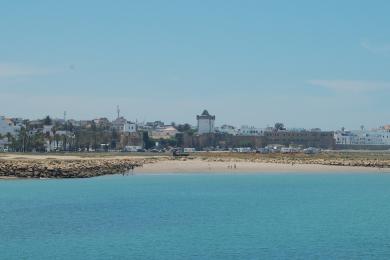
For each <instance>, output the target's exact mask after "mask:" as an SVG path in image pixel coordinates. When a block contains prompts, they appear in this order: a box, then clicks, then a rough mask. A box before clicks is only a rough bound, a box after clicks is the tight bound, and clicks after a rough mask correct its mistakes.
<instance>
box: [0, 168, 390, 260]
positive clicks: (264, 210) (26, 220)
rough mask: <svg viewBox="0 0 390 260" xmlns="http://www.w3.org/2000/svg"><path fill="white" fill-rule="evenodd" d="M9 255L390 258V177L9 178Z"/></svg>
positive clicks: (0, 185)
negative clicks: (10, 179)
mask: <svg viewBox="0 0 390 260" xmlns="http://www.w3.org/2000/svg"><path fill="white" fill-rule="evenodd" d="M0 258H1V259H267V258H273V259H390V175H386V174H375V173H371V174H274V173H273V174H240V175H232V174H230V175H229V174H214V175H212V174H209V175H207V174H185V175H184V174H183V175H135V176H124V177H123V176H105V177H99V178H92V179H74V180H12V181H0Z"/></svg>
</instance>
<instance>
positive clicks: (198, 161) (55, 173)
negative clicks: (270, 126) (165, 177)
mask: <svg viewBox="0 0 390 260" xmlns="http://www.w3.org/2000/svg"><path fill="white" fill-rule="evenodd" d="M130 171H132V172H134V173H136V174H164V173H165V174H178V173H182V174H186V173H227V174H230V173H232V174H240V173H259V174H261V173H307V174H315V173H390V159H389V158H388V157H383V158H378V157H377V156H373V155H370V154H365V155H364V156H363V157H362V156H360V157H351V156H350V155H348V156H347V157H344V158H343V157H342V156H332V157H330V156H329V155H327V154H323V155H319V156H316V157H315V156H304V155H300V156H297V155H271V156H262V155H256V154H202V155H200V154H194V155H191V156H189V157H172V156H168V155H156V156H152V155H149V156H148V155H143V156H140V155H136V156H134V155H131V154H123V155H120V156H118V155H117V154H113V155H112V156H107V155H104V156H100V155H99V154H92V155H91V156H88V157H86V156H85V155H83V154H80V155H75V154H73V155H56V154H2V156H1V157H0V180H4V179H7V180H10V179H31V178H35V179H55V178H57V179H60V178H90V177H96V176H102V175H114V174H123V173H125V174H126V173H129V172H130Z"/></svg>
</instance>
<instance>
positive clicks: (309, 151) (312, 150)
mask: <svg viewBox="0 0 390 260" xmlns="http://www.w3.org/2000/svg"><path fill="white" fill-rule="evenodd" d="M320 152H321V149H318V148H315V147H309V148H306V149H303V153H305V154H317V153H320Z"/></svg>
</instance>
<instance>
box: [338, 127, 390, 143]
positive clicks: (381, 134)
mask: <svg viewBox="0 0 390 260" xmlns="http://www.w3.org/2000/svg"><path fill="white" fill-rule="evenodd" d="M334 139H335V142H336V144H344V145H390V131H388V130H372V131H366V130H353V131H337V132H335V133H334Z"/></svg>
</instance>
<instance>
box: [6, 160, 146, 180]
mask: <svg viewBox="0 0 390 260" xmlns="http://www.w3.org/2000/svg"><path fill="white" fill-rule="evenodd" d="M145 162H146V160H145V159H143V160H142V159H90V160H61V159H60V160H58V159H42V160H35V159H34V160H7V159H3V160H0V176H3V177H4V176H9V177H19V178H88V177H95V176H101V175H106V174H117V173H125V172H128V171H129V170H132V169H134V168H135V167H141V166H142V165H143V164H144V163H145Z"/></svg>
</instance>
